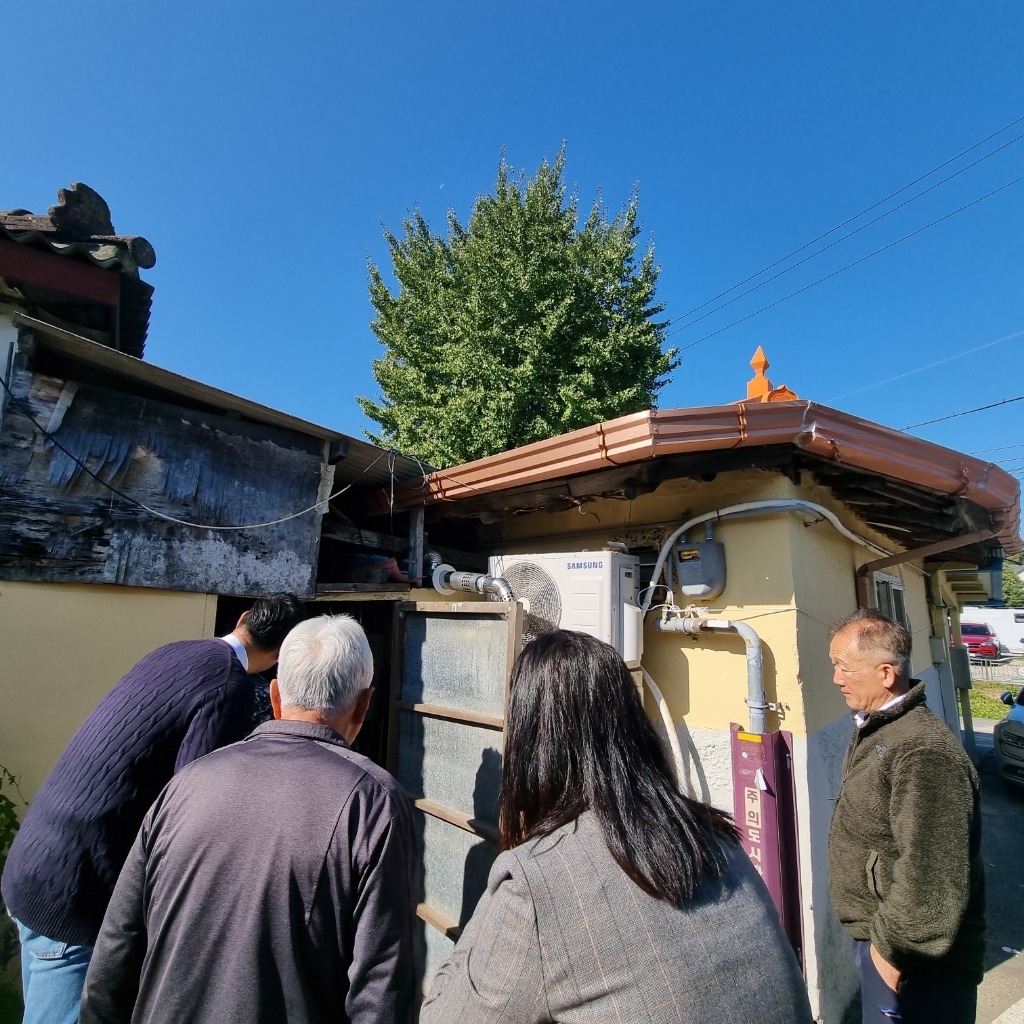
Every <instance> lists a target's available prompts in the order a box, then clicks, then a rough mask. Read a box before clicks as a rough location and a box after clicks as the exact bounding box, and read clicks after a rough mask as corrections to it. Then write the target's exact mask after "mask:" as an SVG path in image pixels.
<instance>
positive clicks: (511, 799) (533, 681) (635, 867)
mask: <svg viewBox="0 0 1024 1024" xmlns="http://www.w3.org/2000/svg"><path fill="white" fill-rule="evenodd" d="M498 802H499V806H500V815H499V831H500V836H501V846H502V849H505V850H507V849H510V848H511V847H513V846H518V845H519V844H520V843H523V842H526V841H527V840H529V839H535V838H538V837H540V836H546V835H549V834H550V833H552V832H554V831H555V829H557V828H560V827H561V826H562V825H565V824H568V823H569V822H571V821H574V820H575V819H576V818H578V817H579V816H580V815H581V814H582V813H583V812H584V811H586V810H588V809H589V810H592V811H593V812H594V814H595V816H596V818H597V820H598V822H599V823H600V826H601V830H602V832H603V834H604V840H605V843H606V844H607V846H608V850H609V851H610V853H611V855H612V856H613V857H614V858H615V860H616V862H617V863H618V865H619V866H620V867H621V868H622V870H623V871H625V872H626V874H627V875H629V877H630V878H631V879H632V880H633V881H634V882H635V883H636V884H637V885H638V886H640V888H641V889H643V890H644V891H645V892H646V893H648V894H650V895H651V896H654V897H656V898H657V899H662V900H665V901H667V902H669V903H672V904H674V905H675V904H678V903H681V902H682V901H684V900H687V899H689V898H690V897H691V896H692V895H693V894H694V892H695V891H696V889H697V886H698V885H699V884H700V881H701V878H702V877H703V876H704V875H705V874H710V875H720V874H721V873H722V872H723V870H724V868H725V864H726V860H727V848H728V846H729V845H730V844H731V843H735V842H736V841H737V839H738V833H737V832H736V829H735V828H734V827H733V824H732V821H731V819H730V817H729V816H728V815H727V814H725V813H724V812H723V811H719V810H717V809H715V808H713V807H710V806H708V805H707V804H702V803H699V802H697V801H696V800H691V799H690V798H689V797H686V796H683V794H682V793H680V792H679V789H678V787H677V785H676V783H675V779H674V777H673V774H672V771H671V769H670V767H669V761H668V758H667V755H666V753H665V749H664V747H663V746H662V744H661V741H660V739H659V738H658V734H657V733H656V732H655V731H654V727H653V726H652V725H651V723H650V721H649V720H648V718H647V715H646V714H645V713H644V709H643V705H642V703H641V700H640V696H639V694H638V693H637V689H636V686H635V685H634V683H633V679H632V676H630V674H629V670H628V669H627V668H626V665H625V663H624V662H623V660H622V658H621V657H620V656H619V654H618V652H617V651H616V650H615V648H613V647H611V646H609V645H608V644H606V643H603V642H602V641H600V640H597V639H595V638H594V637H592V636H588V635H587V634H585V633H574V632H570V631H568V630H556V631H555V632H553V633H547V634H545V635H543V636H540V637H538V638H537V639H536V640H533V641H532V642H531V643H529V644H527V645H526V647H524V648H523V652H522V654H521V655H520V656H519V659H518V661H517V662H516V664H515V667H514V668H513V670H512V682H511V689H510V693H509V709H508V720H507V723H506V728H505V758H504V767H503V774H502V780H501V789H500V792H499V796H498Z"/></svg>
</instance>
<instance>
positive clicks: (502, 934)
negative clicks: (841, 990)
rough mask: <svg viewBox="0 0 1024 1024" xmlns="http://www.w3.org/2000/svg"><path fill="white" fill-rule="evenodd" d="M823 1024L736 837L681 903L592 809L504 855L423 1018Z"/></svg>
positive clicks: (471, 1022) (470, 1022) (427, 1021)
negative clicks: (626, 862)
mask: <svg viewBox="0 0 1024 1024" xmlns="http://www.w3.org/2000/svg"><path fill="white" fill-rule="evenodd" d="M753 1020H756V1021H758V1022H759V1024H794V1022H797V1024H802V1022H807V1024H810V1021H811V1012H810V1007H809V1005H808V1002H807V992H806V989H805V987H804V983H803V979H802V978H801V977H800V971H799V969H798V967H797V963H796V958H795V957H794V955H793V953H792V951H791V950H790V948H789V946H788V944H787V942H786V939H785V937H784V935H783V933H782V928H781V926H780V924H779V920H778V915H777V914H776V912H775V908H774V906H773V905H772V903H771V898H770V897H769V895H768V891H767V889H766V888H765V886H764V883H763V882H762V881H761V879H760V878H759V877H758V875H757V873H756V872H755V871H754V869H753V867H752V866H751V864H750V861H749V860H748V859H747V857H746V855H745V854H744V853H743V851H742V850H741V849H740V848H739V847H738V846H737V847H735V852H734V853H733V854H732V855H731V858H730V867H729V871H728V873H727V875H726V876H725V877H724V878H723V879H721V880H717V881H705V882H704V883H703V884H702V885H701V887H700V889H699V890H698V892H697V894H696V896H695V898H694V899H693V900H692V901H690V902H689V903H687V904H685V905H683V906H681V907H674V906H671V905H669V904H667V903H665V902H663V901H661V900H656V899H654V898H653V897H651V896H648V895H647V894H646V893H645V892H643V891H642V890H641V889H640V888H638V887H637V886H636V885H635V884H634V883H633V881H632V880H631V879H630V878H629V877H628V876H627V875H626V874H625V873H624V872H623V871H622V869H621V868H620V867H619V866H618V864H616V863H615V861H614V860H613V859H612V856H611V854H610V853H609V852H608V848H607V846H606V845H605V842H604V838H603V837H602V835H601V831H600V826H599V824H598V823H597V821H596V819H595V818H594V816H593V814H591V813H589V812H588V813H587V814H584V815H583V816H582V817H580V818H579V819H577V821H575V822H573V823H571V824H569V825H565V826H563V827H562V828H560V829H558V830H557V831H556V832H554V833H552V834H551V835H550V836H547V837H545V838H543V839H537V840H533V841H531V842H528V843H524V844H523V845H522V846H518V847H516V849H514V850H510V851H508V852H507V853H504V854H502V855H501V856H500V857H498V859H497V860H496V861H495V862H494V867H493V869H492V870H491V874H490V878H489V879H488V884H487V891H486V893H485V894H484V896H483V898H482V899H481V900H480V903H479V905H478V906H477V909H476V912H475V913H474V914H473V917H472V919H471V920H470V921H469V923H468V924H467V925H466V930H465V932H464V934H463V936H462V938H461V940H460V941H459V943H458V945H457V946H456V947H455V950H454V951H453V953H452V955H451V957H449V959H448V960H447V961H446V962H445V963H444V964H443V965H442V967H441V969H440V971H439V972H438V974H437V977H436V979H435V980H434V984H433V987H432V989H431V991H430V995H429V997H428V998H427V1001H426V1002H425V1003H424V1005H423V1010H422V1013H421V1016H420V1024H442V1022H443V1024H451V1022H458V1024H476V1022H482V1021H509V1022H511V1021H516V1022H522V1024H528V1022H529V1024H534V1022H536V1024H539V1022H548V1021H573V1022H580V1024H597V1022H602V1024H603V1022H606V1021H607V1022H612V1024H624V1022H634V1021H638V1022H644V1021H650V1022H652V1024H682V1022H689V1021H694V1022H697V1021H699V1022H702V1024H703V1022H709V1021H713V1022H715V1024H731V1022H736V1024H748V1022H749V1021H753Z"/></svg>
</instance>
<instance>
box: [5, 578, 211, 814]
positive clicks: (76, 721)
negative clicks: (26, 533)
mask: <svg viewBox="0 0 1024 1024" xmlns="http://www.w3.org/2000/svg"><path fill="white" fill-rule="evenodd" d="M216 610H217V599H216V597H212V596H208V595H205V594H180V593H174V592H170V591H162V590H148V589H147V590H142V589H137V588H130V587H111V586H101V585H86V584H81V585H79V584H71V583H14V582H9V581H6V580H0V651H3V668H2V683H0V695H2V697H0V763H2V764H4V765H5V766H6V767H7V768H8V769H9V770H10V771H12V772H13V773H14V774H15V775H16V776H19V777H20V780H21V789H22V792H23V794H24V795H25V797H26V799H29V800H30V799H31V798H32V795H33V794H34V793H35V791H36V790H37V789H38V788H39V786H40V784H41V783H42V781H43V780H44V779H45V778H46V775H47V774H48V773H49V771H50V769H51V768H52V767H53V764H54V762H55V761H56V760H57V758H58V757H59V756H60V753H61V751H62V750H63V749H64V747H65V745H66V744H67V742H68V740H69V739H70V738H71V736H72V735H73V734H74V732H75V730H76V729H77V728H78V727H79V726H80V725H81V724H82V721H83V720H84V719H85V717H86V715H88V713H89V712H90V711H91V710H92V709H93V708H94V707H95V706H96V704H97V703H98V701H99V700H100V698H101V697H102V696H103V695H104V694H105V693H106V692H107V691H108V690H109V689H110V688H111V686H113V685H114V683H116V682H117V680H118V679H120V678H121V676H122V675H124V673H125V672H126V671H127V670H128V669H129V668H131V666H132V665H134V664H135V662H136V661H138V660H139V658H141V657H142V656H143V655H144V654H148V653H149V652H150V651H152V650H153V649H154V648H156V647H159V646H160V645H161V644H165V643H169V642H170V641H172V640H181V639H185V638H191V637H206V636H212V635H213V628H214V616H215V614H216Z"/></svg>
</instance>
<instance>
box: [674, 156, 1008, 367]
mask: <svg viewBox="0 0 1024 1024" xmlns="http://www.w3.org/2000/svg"><path fill="white" fill-rule="evenodd" d="M1021 181H1024V175H1022V176H1021V177H1020V178H1014V180H1013V181H1008V182H1007V183H1006V184H1005V185H1000V186H999V188H997V189H993V190H992V191H991V192H989V193H987V194H986V195H983V196H981V197H979V198H978V199H974V200H972V201H971V202H969V203H967V204H965V205H964V206H961V207H960V208H959V209H957V210H953V211H952V212H951V213H947V214H946V215H945V216H943V217H939V218H938V220H933V221H932V222H931V223H930V224H925V225H924V227H920V228H918V229H917V230H916V231H911V232H910V234H907V235H904V236H903V237H902V238H897V239H896V241H895V242H890V243H889V244H888V245H883V246H882V248H881V249H876V250H875V251H874V252H870V253H868V254H867V256H862V257H861V258H860V259H859V260H854V261H853V263H848V264H847V265H846V266H845V267H840V268H839V270H834V271H832V273H831V274H826V275H825V276H824V277H819V278H818V280H817V281H812V282H811V283H810V284H806V285H804V286H803V288H798V289H797V290H796V291H795V292H790V293H789V295H784V296H783V297H782V298H781V299H776V300H775V301H774V302H769V303H768V305H767V306H762V307H761V308H760V309H757V310H755V311H754V312H753V313H748V314H747V315H746V316H744V317H740V319H739V320H734V321H733V322H732V323H731V324H726V325H725V327H720V328H719V329H718V330H717V331H712V332H711V333H710V334H705V335H704V336H703V337H702V338H698V339H697V340H696V341H691V342H690V344H689V345H684V346H683V347H682V348H681V349H680V350H679V351H680V352H686V351H688V350H689V349H691V348H696V346H697V345H700V344H701V343H702V342H705V341H708V340H709V339H710V338H715V337H717V336H718V335H719V334H724V333H725V332H726V331H730V330H732V328H734V327H738V326H739V325H740V324H742V323H746V322H747V321H748V320H752V319H753V318H754V317H755V316H760V315H761V314H762V313H766V312H767V311H768V310H769V309H774V308H775V307H776V306H781V305H782V303H783V302H788V301H789V300H790V299H793V298H796V296H797V295H802V294H803V293H804V292H806V291H810V290H811V289H812V288H816V287H817V286H818V285H819V284H824V283H825V282H826V281H831V280H832V278H833V277H838V276H839V275H840V274H843V273H845V272H846V271H847V270H852V269H853V268H854V267H857V266H860V264H861V263H866V262H867V261H868V260H869V259H871V258H872V257H874V256H878V255H880V254H881V253H883V252H886V251H887V250H888V249H892V248H893V247H894V246H897V245H899V244H900V243H901V242H905V241H907V240H908V239H910V238H913V237H914V236H915V235H920V234H921V233H922V232H924V231H927V230H928V229H929V228H933V227H935V226H936V225H937V224H941V223H942V222H943V221H945V220H949V219H950V217H955V216H956V215H957V214H958V213H963V212H964V210H969V209H970V208H971V207H972V206H977V205H978V203H981V202H984V201H985V200H986V199H991V198H992V196H994V195H997V194H998V193H999V192H1002V191H1003V190H1004V189H1008V188H1010V187H1011V186H1012V185H1016V184H1018V183H1019V182H1021ZM674 333H676V332H675V331H671V332H669V334H674ZM668 336H669V335H666V337H668Z"/></svg>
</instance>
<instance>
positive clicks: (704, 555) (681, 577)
mask: <svg viewBox="0 0 1024 1024" xmlns="http://www.w3.org/2000/svg"><path fill="white" fill-rule="evenodd" d="M675 569H676V579H677V580H678V581H679V590H680V591H681V592H682V594H683V596H684V597H692V598H694V599H695V600H698V601H710V600H711V599H712V598H715V597H718V595H719V594H721V592H722V591H723V590H725V546H724V545H723V544H722V543H721V542H720V541H717V540H705V541H700V542H698V543H696V544H680V545H679V546H678V547H677V548H676V551H675Z"/></svg>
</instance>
